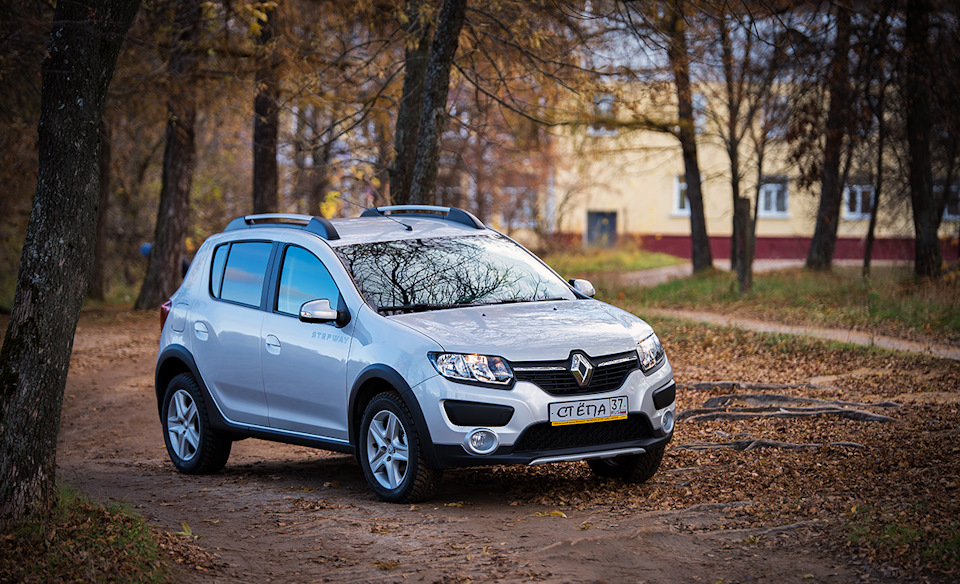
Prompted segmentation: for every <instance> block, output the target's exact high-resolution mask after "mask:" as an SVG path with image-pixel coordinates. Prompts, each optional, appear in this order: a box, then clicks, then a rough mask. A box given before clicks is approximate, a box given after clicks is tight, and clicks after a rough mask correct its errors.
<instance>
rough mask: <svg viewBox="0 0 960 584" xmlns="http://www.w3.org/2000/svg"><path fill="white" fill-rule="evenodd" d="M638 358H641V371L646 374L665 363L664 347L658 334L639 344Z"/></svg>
mask: <svg viewBox="0 0 960 584" xmlns="http://www.w3.org/2000/svg"><path fill="white" fill-rule="evenodd" d="M637 356H638V357H640V369H643V372H644V373H650V372H651V371H652V370H653V369H655V368H656V367H657V365H658V364H659V363H660V362H661V361H663V345H661V344H660V339H658V338H657V334H656V333H652V334H651V335H650V336H649V337H647V338H645V339H643V340H642V341H640V342H639V343H637Z"/></svg>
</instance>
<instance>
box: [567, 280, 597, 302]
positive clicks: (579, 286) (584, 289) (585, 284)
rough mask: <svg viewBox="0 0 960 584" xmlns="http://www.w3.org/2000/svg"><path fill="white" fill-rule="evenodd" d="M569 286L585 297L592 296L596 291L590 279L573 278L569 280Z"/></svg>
mask: <svg viewBox="0 0 960 584" xmlns="http://www.w3.org/2000/svg"><path fill="white" fill-rule="evenodd" d="M570 286H571V287H572V288H573V289H574V290H576V291H577V292H579V293H581V294H583V295H584V296H586V297H587V298H593V297H594V295H595V294H596V293H597V290H596V288H594V287H593V284H591V283H590V280H582V279H579V278H574V279H573V280H570Z"/></svg>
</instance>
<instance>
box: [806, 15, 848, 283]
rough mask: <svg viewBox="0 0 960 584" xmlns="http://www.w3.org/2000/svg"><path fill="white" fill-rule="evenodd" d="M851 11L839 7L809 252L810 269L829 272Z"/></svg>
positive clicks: (838, 202) (837, 208)
mask: <svg viewBox="0 0 960 584" xmlns="http://www.w3.org/2000/svg"><path fill="white" fill-rule="evenodd" d="M850 18H851V16H850V10H849V9H848V8H846V7H844V6H841V5H839V4H838V5H837V37H836V39H835V41H834V52H833V59H832V60H831V63H830V71H829V74H828V75H829V78H828V81H827V83H828V84H829V87H830V105H829V108H828V111H827V128H826V140H825V144H824V155H823V172H822V175H821V179H820V205H819V208H818V210H817V223H816V227H815V229H814V232H813V238H812V239H811V240H810V250H809V251H808V253H807V268H809V269H811V270H823V271H825V270H829V269H830V268H831V267H832V265H833V254H834V251H835V249H836V245H837V227H838V226H839V223H840V205H841V203H842V199H843V184H842V181H841V180H840V155H841V153H842V151H843V141H844V137H845V136H846V131H845V129H844V123H845V120H846V119H847V117H848V116H849V107H850V79H849V75H850V71H849V69H850Z"/></svg>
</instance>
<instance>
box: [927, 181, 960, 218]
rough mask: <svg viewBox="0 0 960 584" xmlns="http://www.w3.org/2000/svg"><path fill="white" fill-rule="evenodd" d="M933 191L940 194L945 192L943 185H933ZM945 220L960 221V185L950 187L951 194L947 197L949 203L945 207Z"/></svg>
mask: <svg viewBox="0 0 960 584" xmlns="http://www.w3.org/2000/svg"><path fill="white" fill-rule="evenodd" d="M933 192H935V193H936V194H937V195H938V196H939V195H940V194H942V193H943V185H942V184H939V185H933ZM943 220H944V221H960V187H958V186H957V185H953V186H952V187H950V196H949V197H948V198H947V204H946V206H945V207H944V208H943Z"/></svg>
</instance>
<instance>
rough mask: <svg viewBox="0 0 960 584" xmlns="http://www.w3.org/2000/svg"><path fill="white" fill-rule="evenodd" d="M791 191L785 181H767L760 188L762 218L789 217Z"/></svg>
mask: <svg viewBox="0 0 960 584" xmlns="http://www.w3.org/2000/svg"><path fill="white" fill-rule="evenodd" d="M789 198H790V191H789V189H788V188H787V181H786V180H785V179H776V178H775V179H766V180H765V182H764V184H763V185H762V186H761V187H760V209H759V211H758V215H759V216H760V217H767V218H777V217H781V218H782V217H788V216H789V209H790V207H789Z"/></svg>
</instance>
